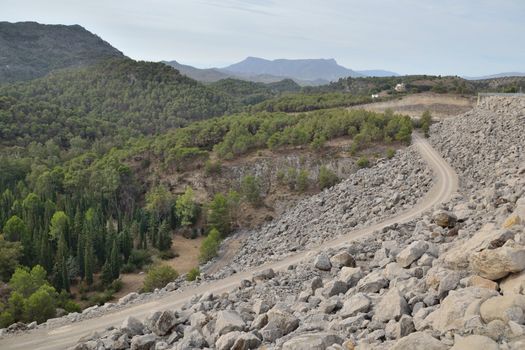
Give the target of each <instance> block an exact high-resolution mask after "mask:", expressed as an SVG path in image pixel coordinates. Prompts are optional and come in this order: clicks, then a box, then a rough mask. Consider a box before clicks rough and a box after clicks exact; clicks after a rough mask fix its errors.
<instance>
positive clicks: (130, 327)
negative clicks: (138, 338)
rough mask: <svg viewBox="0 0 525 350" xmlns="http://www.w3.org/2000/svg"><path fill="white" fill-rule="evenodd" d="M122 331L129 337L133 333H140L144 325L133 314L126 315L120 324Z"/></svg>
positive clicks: (142, 331)
mask: <svg viewBox="0 0 525 350" xmlns="http://www.w3.org/2000/svg"><path fill="white" fill-rule="evenodd" d="M120 329H121V330H122V332H124V333H126V334H127V335H128V336H129V337H133V336H135V335H141V334H143V333H144V325H143V324H142V322H140V321H139V320H138V319H136V318H135V317H133V316H129V317H127V318H126V319H125V320H124V322H122V325H121V326H120Z"/></svg>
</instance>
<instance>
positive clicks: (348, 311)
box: [339, 293, 371, 318]
mask: <svg viewBox="0 0 525 350" xmlns="http://www.w3.org/2000/svg"><path fill="white" fill-rule="evenodd" d="M370 305H371V302H370V299H369V298H368V297H367V296H366V295H365V294H363V293H357V294H356V295H353V296H352V297H350V298H349V299H347V300H346V301H345V302H344V304H343V308H342V309H341V311H339V315H340V316H341V317H342V318H347V317H350V316H354V315H356V314H358V313H360V312H368V309H369V308H370Z"/></svg>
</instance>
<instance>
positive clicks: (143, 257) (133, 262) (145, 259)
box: [126, 249, 151, 272]
mask: <svg viewBox="0 0 525 350" xmlns="http://www.w3.org/2000/svg"><path fill="white" fill-rule="evenodd" d="M149 264H151V255H150V253H149V252H148V251H147V250H142V249H141V250H132V251H131V254H130V256H129V260H128V263H127V264H126V265H130V267H131V266H133V267H134V268H133V269H132V270H131V272H133V271H135V270H138V269H141V268H142V267H143V266H144V265H149Z"/></svg>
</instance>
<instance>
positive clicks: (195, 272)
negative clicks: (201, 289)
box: [186, 267, 201, 281]
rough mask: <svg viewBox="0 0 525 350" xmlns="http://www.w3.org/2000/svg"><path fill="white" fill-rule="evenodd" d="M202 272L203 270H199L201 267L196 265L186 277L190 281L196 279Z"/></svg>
mask: <svg viewBox="0 0 525 350" xmlns="http://www.w3.org/2000/svg"><path fill="white" fill-rule="evenodd" d="M200 274H201V272H200V270H199V267H194V268H193V269H191V270H190V271H189V272H188V274H187V275H186V279H187V280H188V281H195V280H196V279H197V277H199V275H200Z"/></svg>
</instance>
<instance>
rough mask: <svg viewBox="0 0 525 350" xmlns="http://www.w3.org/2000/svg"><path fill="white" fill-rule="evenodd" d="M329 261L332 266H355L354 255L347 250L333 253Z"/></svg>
mask: <svg viewBox="0 0 525 350" xmlns="http://www.w3.org/2000/svg"><path fill="white" fill-rule="evenodd" d="M330 263H331V264H332V266H335V267H338V268H341V267H343V266H347V267H355V260H354V257H353V256H352V255H350V254H348V252H340V253H337V254H335V255H334V256H332V257H331V258H330Z"/></svg>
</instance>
